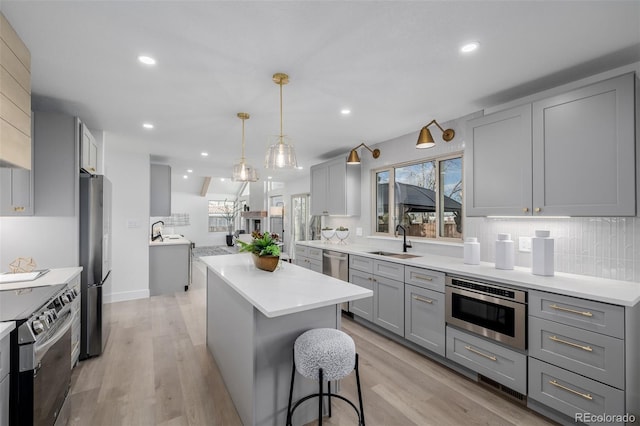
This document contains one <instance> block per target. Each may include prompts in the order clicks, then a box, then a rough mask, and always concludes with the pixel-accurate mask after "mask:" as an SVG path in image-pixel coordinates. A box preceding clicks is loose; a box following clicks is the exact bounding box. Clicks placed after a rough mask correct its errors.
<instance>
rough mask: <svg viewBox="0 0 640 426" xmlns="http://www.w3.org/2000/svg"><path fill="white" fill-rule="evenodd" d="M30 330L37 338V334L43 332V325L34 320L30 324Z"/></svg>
mask: <svg viewBox="0 0 640 426" xmlns="http://www.w3.org/2000/svg"><path fill="white" fill-rule="evenodd" d="M31 328H32V329H33V332H34V333H35V334H36V336H37V335H38V334H40V333H42V332H43V331H44V324H42V321H40V320H34V321H33V323H32V324H31Z"/></svg>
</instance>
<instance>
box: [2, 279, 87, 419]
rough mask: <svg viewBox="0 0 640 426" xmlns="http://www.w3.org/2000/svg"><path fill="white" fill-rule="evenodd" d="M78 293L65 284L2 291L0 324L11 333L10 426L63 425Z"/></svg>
mask: <svg viewBox="0 0 640 426" xmlns="http://www.w3.org/2000/svg"><path fill="white" fill-rule="evenodd" d="M77 296H78V294H77V292H76V291H75V290H71V289H68V288H67V286H66V285H65V284H61V285H55V286H46V287H31V288H25V289H20V290H4V291H0V321H16V329H15V330H14V331H12V332H11V335H10V341H11V359H10V385H9V389H10V391H9V397H10V398H9V399H10V402H9V424H10V425H12V426H13V425H20V426H22V425H26V426H31V425H37V426H40V425H48V426H51V425H58V424H60V425H64V424H66V423H67V420H68V416H69V410H68V404H66V403H65V402H66V400H67V394H68V392H69V388H70V385H71V324H72V322H73V312H72V310H71V306H72V302H73V300H74V299H75V298H76V297H77Z"/></svg>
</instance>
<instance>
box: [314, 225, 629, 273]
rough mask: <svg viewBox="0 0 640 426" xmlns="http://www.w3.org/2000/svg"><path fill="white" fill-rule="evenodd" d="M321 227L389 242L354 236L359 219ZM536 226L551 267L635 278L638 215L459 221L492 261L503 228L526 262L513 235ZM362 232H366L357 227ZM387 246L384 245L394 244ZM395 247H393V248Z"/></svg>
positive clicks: (519, 261)
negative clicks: (550, 245) (550, 250)
mask: <svg viewBox="0 0 640 426" xmlns="http://www.w3.org/2000/svg"><path fill="white" fill-rule="evenodd" d="M323 219H324V220H323V226H327V225H328V226H333V227H337V226H341V225H342V226H347V227H349V228H350V230H352V231H351V235H350V236H349V240H348V241H347V242H349V243H354V242H362V243H369V244H374V245H375V244H389V243H390V242H389V241H383V242H376V241H375V240H374V241H367V240H366V239H360V238H356V237H355V232H354V231H355V228H356V227H358V226H362V225H361V221H360V218H346V217H331V218H328V217H327V218H323ZM536 229H545V230H549V231H550V232H551V238H553V239H554V240H555V250H554V261H555V271H557V272H567V273H570V274H578V275H589V276H594V277H602V278H610V279H614V280H621V281H634V282H638V283H640V218H638V217H580V218H577V217H574V218H566V219H545V218H536V219H526V218H485V217H467V218H465V222H464V235H465V237H477V238H478V241H479V242H480V259H481V260H482V261H484V262H495V241H496V238H497V236H498V233H509V234H511V238H512V239H513V240H514V243H515V250H516V253H515V265H516V266H522V267H531V253H521V252H520V251H518V238H519V237H533V236H534V235H535V231H536ZM363 231H364V234H365V236H366V235H368V234H370V232H369V230H368V229H366V228H365V229H363ZM398 244H400V243H399V242H398V243H397V244H396V245H395V246H389V247H388V249H389V250H393V249H396V250H397V249H398V247H399V245H398ZM461 245H462V244H460V247H458V248H459V250H455V248H456V247H447V246H446V245H444V246H443V245H440V246H439V245H436V244H415V241H414V249H413V251H415V252H421V251H428V252H430V253H434V254H442V255H452V254H451V253H459V255H460V257H461V256H462V247H461ZM396 246H397V247H396Z"/></svg>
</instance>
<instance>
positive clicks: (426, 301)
mask: <svg viewBox="0 0 640 426" xmlns="http://www.w3.org/2000/svg"><path fill="white" fill-rule="evenodd" d="M413 299H414V300H417V301H419V302H424V303H429V304H430V305H431V304H433V300H431V299H425V298H424V297H420V296H416V295H415V294H414V295H413Z"/></svg>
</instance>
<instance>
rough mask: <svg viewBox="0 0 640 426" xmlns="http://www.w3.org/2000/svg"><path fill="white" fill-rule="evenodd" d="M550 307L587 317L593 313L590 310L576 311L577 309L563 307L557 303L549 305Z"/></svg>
mask: <svg viewBox="0 0 640 426" xmlns="http://www.w3.org/2000/svg"><path fill="white" fill-rule="evenodd" d="M549 307H550V308H553V309H557V310H559V311H564V312H571V313H572V314H578V315H584V316H585V317H592V316H593V314H592V313H591V312H589V311H576V310H575V309H569V308H563V307H562V306H558V305H556V304H555V303H552V304H551V305H549Z"/></svg>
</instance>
